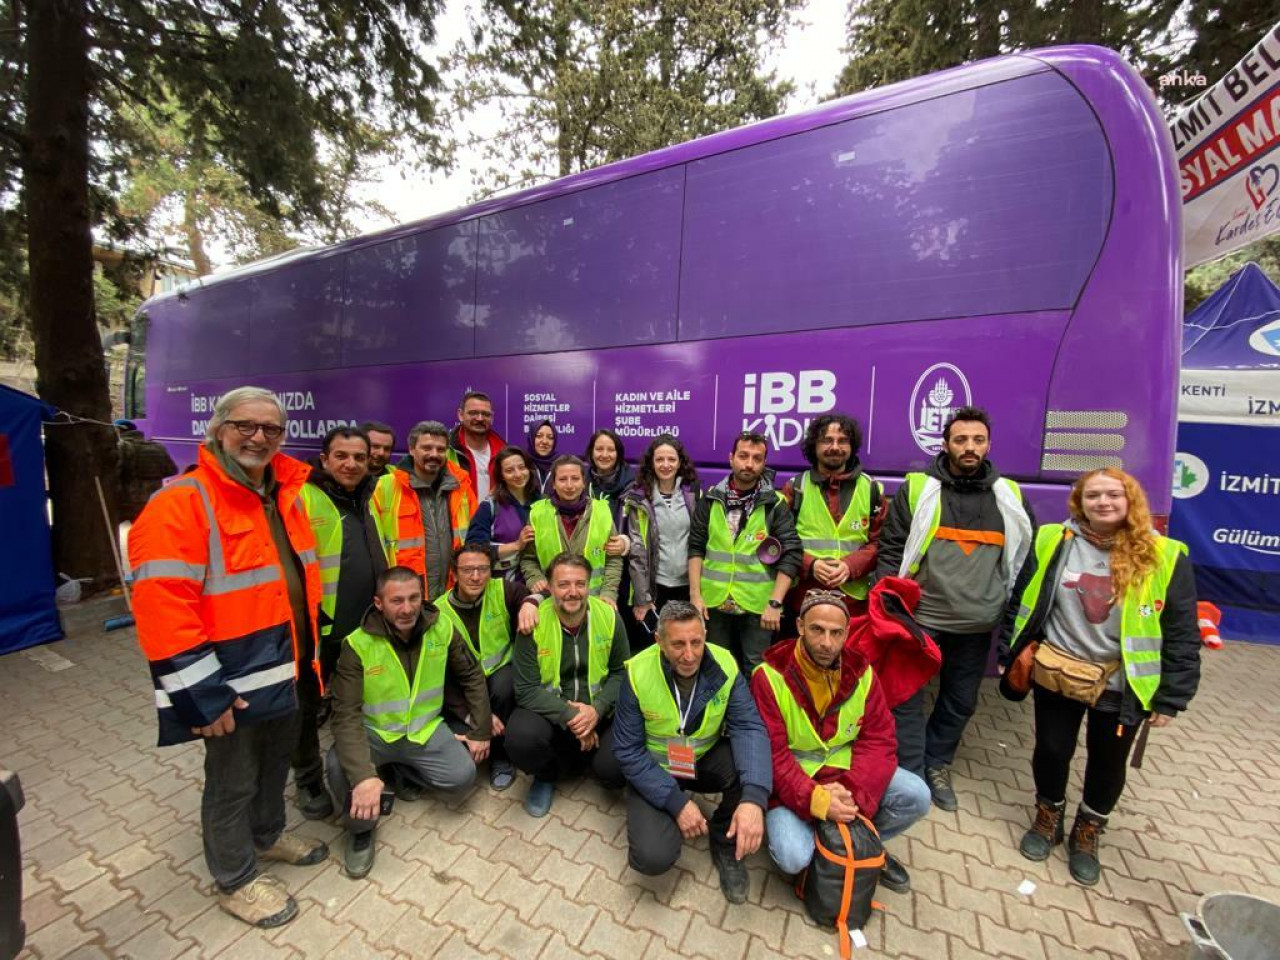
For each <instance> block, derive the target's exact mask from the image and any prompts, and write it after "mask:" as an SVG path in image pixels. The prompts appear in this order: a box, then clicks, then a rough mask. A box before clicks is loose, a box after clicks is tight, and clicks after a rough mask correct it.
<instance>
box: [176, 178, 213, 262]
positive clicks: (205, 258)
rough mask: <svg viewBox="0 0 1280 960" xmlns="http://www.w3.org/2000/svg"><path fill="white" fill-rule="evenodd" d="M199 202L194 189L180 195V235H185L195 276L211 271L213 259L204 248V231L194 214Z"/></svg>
mask: <svg viewBox="0 0 1280 960" xmlns="http://www.w3.org/2000/svg"><path fill="white" fill-rule="evenodd" d="M199 203H200V198H199V197H197V196H196V192H195V191H194V190H188V191H187V192H186V193H184V194H183V195H182V235H183V236H184V237H186V240H187V254H188V255H189V256H190V257H191V263H192V265H193V266H194V267H195V268H196V276H198V277H207V276H208V275H209V274H211V273H213V261H211V260H210V259H209V254H208V253H206V252H205V249H204V233H203V232H201V230H200V219H199V217H198V215H197V214H196V208H197V206H198V205H199Z"/></svg>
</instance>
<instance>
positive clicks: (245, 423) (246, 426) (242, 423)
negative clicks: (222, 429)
mask: <svg viewBox="0 0 1280 960" xmlns="http://www.w3.org/2000/svg"><path fill="white" fill-rule="evenodd" d="M225 426H228V427H235V428H236V433H238V434H240V436H242V437H245V438H246V439H247V438H248V437H252V436H253V435H254V434H255V433H257V432H258V431H259V430H261V431H262V435H263V436H264V437H266V438H267V439H268V440H279V439H280V438H281V437H282V436H284V427H282V426H280V424H278V423H255V422H254V421H253V420H228V421H226V423H225Z"/></svg>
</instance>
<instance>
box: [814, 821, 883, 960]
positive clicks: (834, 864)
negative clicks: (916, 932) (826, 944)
mask: <svg viewBox="0 0 1280 960" xmlns="http://www.w3.org/2000/svg"><path fill="white" fill-rule="evenodd" d="M813 841H814V848H815V849H814V853H813V861H812V862H811V863H810V864H809V866H808V868H807V869H806V870H805V871H804V873H802V874H801V875H800V879H799V880H797V881H796V895H797V896H798V897H800V899H801V900H803V901H804V905H805V909H806V910H807V911H808V913H809V919H811V920H812V921H813V922H814V923H816V924H818V926H820V927H834V928H835V929H836V930H838V931H839V932H840V956H841V957H843V958H844V960H848V958H849V956H850V955H851V953H852V946H851V944H850V939H849V931H850V930H861V929H862V927H863V926H864V925H865V924H866V922H867V918H868V917H869V916H871V911H872V909H873V908H875V907H878V906H880V905H879V904H878V903H876V902H875V894H876V886H877V885H878V884H879V883H880V871H881V869H883V867H884V859H885V855H884V845H883V844H882V843H881V842H880V834H879V833H877V832H876V828H875V827H874V826H872V824H871V821H870V820H868V819H867V818H866V817H863V816H861V815H859V816H858V817H857V818H856V819H854V820H853V821H852V822H851V823H847V824H845V823H835V822H832V821H830V820H819V821H816V822H815V823H814V825H813Z"/></svg>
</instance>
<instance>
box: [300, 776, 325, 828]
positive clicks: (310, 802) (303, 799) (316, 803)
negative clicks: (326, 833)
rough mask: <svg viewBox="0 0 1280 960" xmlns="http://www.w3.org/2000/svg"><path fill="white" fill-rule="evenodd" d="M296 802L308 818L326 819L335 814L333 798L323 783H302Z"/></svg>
mask: <svg viewBox="0 0 1280 960" xmlns="http://www.w3.org/2000/svg"><path fill="white" fill-rule="evenodd" d="M294 804H295V805H296V806H297V808H298V809H299V810H301V811H302V815H303V816H304V817H306V818H307V819H308V820H324V819H325V818H326V817H331V816H333V800H332V799H331V798H330V796H329V791H328V790H326V789H325V788H324V784H323V783H300V784H298V795H297V797H295V798H294Z"/></svg>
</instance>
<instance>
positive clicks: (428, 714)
mask: <svg viewBox="0 0 1280 960" xmlns="http://www.w3.org/2000/svg"><path fill="white" fill-rule="evenodd" d="M453 629H454V627H453V622H452V621H451V620H449V618H448V617H437V618H436V621H435V623H433V624H432V625H431V627H430V628H429V629H427V630H426V631H425V632H424V633H423V634H422V652H421V654H420V655H419V657H418V669H417V670H416V671H415V673H414V677H413V683H412V684H410V682H409V677H408V675H407V674H406V673H405V671H404V664H403V663H401V662H400V657H399V656H398V655H397V654H396V652H395V650H393V649H392V648H391V641H390V640H389V639H388V638H387V637H377V636H374V635H373V634H371V633H366V632H365V631H364V629H363V628H361V629H358V630H356V631H355V632H354V633H352V634H350V635H349V636H348V637H347V643H348V644H349V645H350V646H351V649H352V650H353V651H354V652H355V654H356V655H357V656H358V657H359V658H360V665H361V666H362V667H363V668H364V703H363V705H362V707H361V709H362V710H363V712H364V725H365V728H366V729H368V730H369V731H371V732H373V733H375V734H377V735H378V736H379V737H380V738H382V740H384V741H385V742H386V743H394V742H395V741H396V740H400V739H403V738H406V737H407V738H408V739H409V742H410V743H426V742H427V740H428V739H430V737H431V734H433V733H435V730H436V727H438V726H439V725H440V720H441V717H440V710H441V708H442V707H443V706H444V674H445V665H446V664H447V663H448V658H449V642H450V641H451V640H452V639H453Z"/></svg>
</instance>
